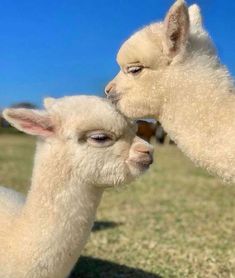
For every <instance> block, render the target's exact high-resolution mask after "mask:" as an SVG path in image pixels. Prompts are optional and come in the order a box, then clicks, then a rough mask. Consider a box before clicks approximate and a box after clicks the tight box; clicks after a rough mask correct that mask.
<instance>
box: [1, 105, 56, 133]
mask: <svg viewBox="0 0 235 278" xmlns="http://www.w3.org/2000/svg"><path fill="white" fill-rule="evenodd" d="M3 117H4V118H5V119H6V120H7V121H8V122H9V123H10V124H11V125H12V126H14V127H15V128H17V129H19V130H21V131H23V132H25V133H28V134H31V135H38V136H41V137H44V138H46V137H49V136H52V135H53V134H54V127H53V124H52V122H51V118H50V116H49V115H48V114H47V113H46V112H45V111H40V110H33V109H25V108H16V109H5V110H4V111H3Z"/></svg>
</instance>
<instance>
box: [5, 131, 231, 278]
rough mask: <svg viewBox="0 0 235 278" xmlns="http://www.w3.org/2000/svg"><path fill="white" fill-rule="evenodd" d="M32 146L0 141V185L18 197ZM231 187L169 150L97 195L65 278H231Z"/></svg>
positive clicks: (25, 141)
mask: <svg viewBox="0 0 235 278" xmlns="http://www.w3.org/2000/svg"><path fill="white" fill-rule="evenodd" d="M33 151H34V140H33V139H32V138H31V137H26V136H23V135H0V184H4V185H8V186H12V187H14V188H15V189H17V190H19V191H22V192H26V191H27V188H28V186H29V183H30V175H31V169H32V161H33ZM234 215H235V186H234V185H228V184H223V183H222V182H221V181H220V180H219V179H217V178H214V177H211V176H210V175H208V174H207V173H206V172H205V171H203V170H201V169H199V168H195V167H194V166H193V164H192V163H191V162H190V161H189V160H188V159H187V158H186V157H185V156H184V155H183V154H182V153H181V152H180V151H179V150H178V149H177V147H176V146H164V147H162V146H156V150H155V164H154V165H153V167H152V168H151V170H150V171H149V172H148V173H146V174H145V175H144V176H143V177H142V178H141V179H139V180H138V181H136V182H134V183H133V184H131V185H129V186H127V187H125V188H123V189H121V190H119V191H117V190H115V191H114V190H110V191H109V192H106V193H105V196H104V198H103V200H102V203H101V206H100V208H99V210H98V215H97V222H96V224H95V226H94V229H93V232H92V234H91V237H90V240H89V242H88V244H87V245H86V248H85V250H84V252H83V256H82V257H81V258H80V260H79V262H78V264H77V265H76V267H75V269H74V271H73V273H72V274H71V277H72V278H78V277H80V278H84V277H85V278H86V277H91V278H99V277H100V278H101V277H102V278H112V277H113V278H119V277H120V278H124V277H125V278H127V277H128V278H129V277H133V278H141V277H147V278H150V277H153V278H154V277H155V278H160V277H163V278H171V277H172V278H173V277H178V278H183V277H190V278H191V277H192V278H193V277H198V278H199V277H200V278H213V277H218V278H233V277H235V218H234Z"/></svg>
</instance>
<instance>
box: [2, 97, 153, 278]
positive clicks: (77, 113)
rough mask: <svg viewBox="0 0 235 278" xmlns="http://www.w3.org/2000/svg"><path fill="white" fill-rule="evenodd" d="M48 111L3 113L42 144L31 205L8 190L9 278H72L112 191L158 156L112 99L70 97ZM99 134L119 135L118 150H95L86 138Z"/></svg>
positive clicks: (5, 276)
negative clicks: (105, 194)
mask: <svg viewBox="0 0 235 278" xmlns="http://www.w3.org/2000/svg"><path fill="white" fill-rule="evenodd" d="M45 105H46V107H47V109H46V111H35V110H27V109H7V110H5V111H4V113H3V114H4V116H5V118H6V119H7V120H8V121H9V122H10V123H11V124H12V125H14V126H16V127H18V128H19V129H20V130H22V131H25V132H27V133H30V134H32V133H33V134H35V135H39V136H40V139H39V141H38V144H37V150H36V155H35V162H34V169H33V176H32V184H31V188H30V190H29V193H28V196H27V198H26V199H25V197H24V196H23V195H21V194H20V193H17V192H15V191H13V190H10V189H7V188H4V187H0V246H1V248H0V277H1V278H65V277H67V275H68V274H69V272H70V271H71V269H72V267H73V265H74V264H75V262H76V260H77V259H78V257H79V255H80V253H81V251H82V248H83V246H84V244H85V242H86V241H87V238H88V236H89V234H90V230H91V227H92V225H93V222H94V218H95V213H96V209H97V207H98V205H99V202H100V199H101V196H102V193H103V191H104V189H105V188H106V187H114V186H119V185H121V184H123V183H126V182H130V181H132V180H133V179H134V178H135V177H137V176H138V175H140V174H141V173H142V172H143V171H144V169H143V168H142V166H141V164H140V165H138V163H137V164H135V163H134V164H131V162H130V161H131V160H134V161H140V162H141V161H145V163H146V159H147V160H148V159H149V158H150V154H151V153H152V151H153V148H152V147H151V146H150V145H149V144H148V143H146V142H144V141H143V140H141V139H140V138H138V137H136V136H135V129H134V127H133V126H132V125H131V124H130V123H129V122H128V121H127V120H126V119H125V118H124V116H122V115H121V114H120V113H119V112H118V111H117V110H116V108H115V107H114V106H113V105H111V104H110V103H109V102H108V101H107V100H105V99H101V98H98V97H88V96H77V97H65V98H62V99H58V100H53V99H47V100H46V101H45ZM49 126H50V127H52V128H51V129H48V127H49ZM44 129H48V130H47V132H45V130H44ZM96 130H101V131H105V132H111V133H112V134H113V135H114V137H115V139H114V141H113V144H111V145H109V146H107V147H102V146H101V147H97V146H95V145H92V144H89V143H88V142H87V141H86V134H87V132H90V131H96ZM145 169H146V168H145ZM113 205H115V204H113Z"/></svg>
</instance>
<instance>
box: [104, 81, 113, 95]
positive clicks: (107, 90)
mask: <svg viewBox="0 0 235 278" xmlns="http://www.w3.org/2000/svg"><path fill="white" fill-rule="evenodd" d="M114 90H115V84H114V83H109V84H108V85H107V86H106V87H105V90H104V92H105V94H106V96H108V95H109V94H110V93H111V92H112V91H114Z"/></svg>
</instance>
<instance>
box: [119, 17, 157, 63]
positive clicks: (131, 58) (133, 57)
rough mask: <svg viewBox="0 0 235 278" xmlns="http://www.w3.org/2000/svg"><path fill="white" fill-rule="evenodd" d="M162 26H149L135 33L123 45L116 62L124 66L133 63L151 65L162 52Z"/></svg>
mask: <svg viewBox="0 0 235 278" xmlns="http://www.w3.org/2000/svg"><path fill="white" fill-rule="evenodd" d="M161 31H162V25H161V24H159V23H155V24H151V25H148V26H146V27H144V28H143V29H141V30H139V31H137V32H136V33H135V34H134V35H132V36H131V37H130V38H129V39H128V40H127V41H125V42H124V43H123V45H122V46H121V48H120V50H119V52H118V54H117V62H118V63H119V64H120V65H121V66H124V65H126V64H129V63H133V62H141V63H143V64H151V63H152V61H153V57H157V56H159V55H157V54H158V53H161V51H162V36H161Z"/></svg>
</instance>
